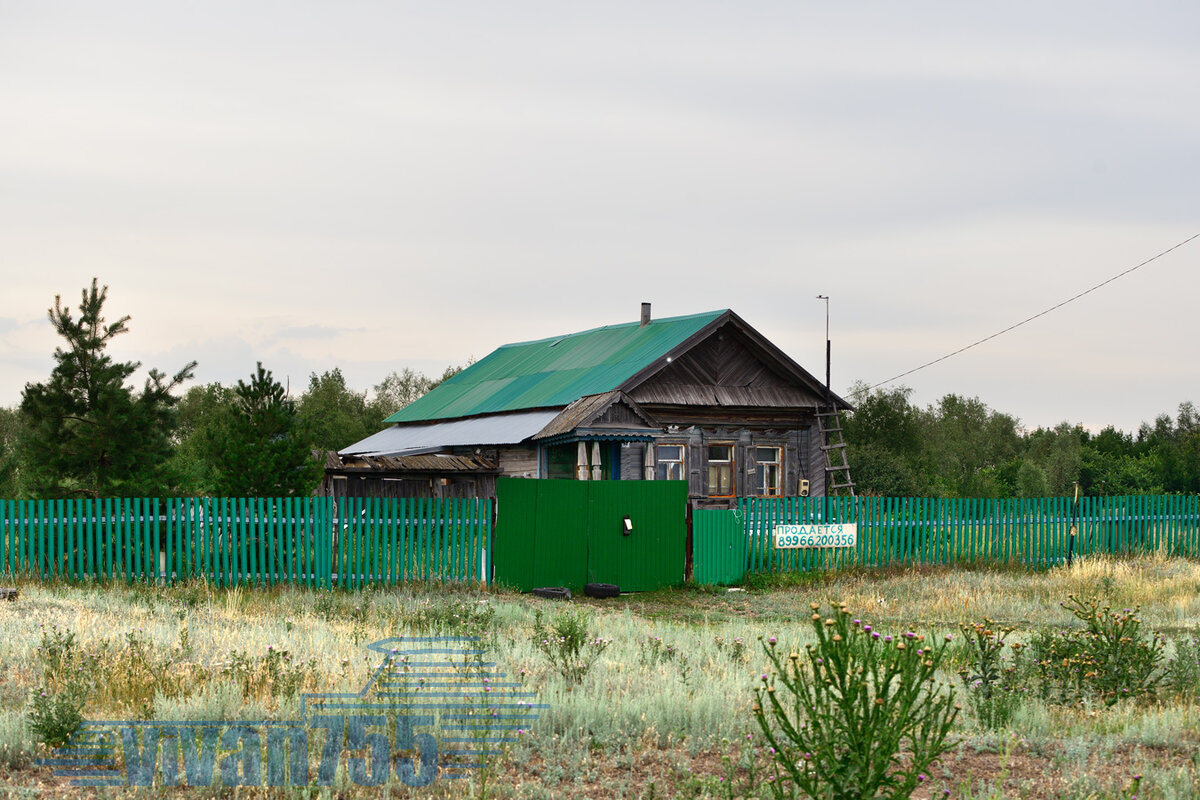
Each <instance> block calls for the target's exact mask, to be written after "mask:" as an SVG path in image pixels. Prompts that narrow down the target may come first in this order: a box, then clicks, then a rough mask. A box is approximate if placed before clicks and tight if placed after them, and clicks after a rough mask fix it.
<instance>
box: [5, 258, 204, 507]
mask: <svg viewBox="0 0 1200 800" xmlns="http://www.w3.org/2000/svg"><path fill="white" fill-rule="evenodd" d="M107 297H108V287H107V286H104V287H98V286H97V282H96V279H95V278H93V279H92V285H91V288H90V289H84V290H83V292H82V299H81V301H80V304H79V318H78V319H76V318H75V317H74V316H73V315H72V313H71V309H70V308H69V307H66V306H64V305H63V304H62V297H61V295H59V296H56V297H55V298H54V307H53V308H51V309H50V310H49V316H50V322H51V323H52V324H53V325H54V329H55V331H56V332H57V333H58V335H59V336H61V337H63V339H65V340H66V343H65V345H64V346H61V347H58V348H56V349H55V351H54V360H55V366H54V370H53V371H52V372H51V374H50V380H49V381H47V382H46V383H29V384H26V385H25V390H24V392H23V394H22V399H21V407H20V413H21V417H22V421H23V423H24V429H23V432H22V443H21V451H22V461H23V466H24V470H23V483H24V484H25V487H26V489H27V490H28V491H29V492H30V493H32V494H34V495H36V496H40V497H70V496H91V497H120V496H126V497H128V496H139V495H140V496H146V495H158V494H162V493H166V492H170V491H171V488H172V484H173V481H172V480H171V479H170V477H169V476H168V475H167V469H166V465H167V461H168V459H169V457H170V455H171V450H172V444H171V432H172V428H173V425H174V409H175V404H176V402H177V398H176V397H174V396H173V395H172V394H171V391H172V390H173V389H175V388H176V387H177V386H179V385H180V384H181V383H183V382H184V381H185V380H187V379H189V378H191V377H192V371H193V370H194V369H195V366H196V362H194V361H193V362H191V363H189V364H188V365H187V366H185V367H184V368H183V369H181V370H179V372H177V373H175V375H174V376H172V377H171V378H170V379H169V380H168V379H167V376H166V375H164V374H163V373H161V372H159V371H158V370H154V369H152V370H150V375H149V377H148V378H147V379H146V382H145V385H144V387H143V388H142V390H141V391H140V392H138V391H135V390H134V388H133V387H132V386H127V385H126V383H125V382H126V380H127V379H128V378H129V377H130V376H131V375H132V374H133V373H134V372H136V371H137V370H138V369H139V368H140V367H141V364H140V363H139V362H136V361H130V362H119V361H114V360H113V359H112V358H111V357H110V356H109V355H108V354H107V353H106V352H105V348H107V347H108V344H109V342H111V341H112V340H113V339H114V338H116V337H117V336H120V335H121V334H123V333H127V332H128V330H129V329H128V327H127V326H126V325H127V323H128V322H129V319H130V318H129V316H128V315H127V316H124V317H121V318H120V319H119V320H117V321H116V322H113V323H112V324H106V323H105V319H104V302H105V300H106V299H107Z"/></svg>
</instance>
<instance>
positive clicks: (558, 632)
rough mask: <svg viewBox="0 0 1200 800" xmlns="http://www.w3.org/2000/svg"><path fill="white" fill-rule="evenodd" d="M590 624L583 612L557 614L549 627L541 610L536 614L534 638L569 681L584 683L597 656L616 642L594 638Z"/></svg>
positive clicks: (545, 655)
mask: <svg viewBox="0 0 1200 800" xmlns="http://www.w3.org/2000/svg"><path fill="white" fill-rule="evenodd" d="M589 623H590V619H589V618H588V617H587V616H586V615H585V614H583V613H581V612H576V611H564V612H563V613H561V614H556V615H555V616H554V619H553V621H551V623H550V627H549V628H547V627H546V624H545V622H544V621H543V619H542V612H541V610H540V609H539V610H538V611H537V612H536V613H535V615H534V620H533V636H532V637H530V641H531V642H532V643H533V646H534V648H535V649H536V650H537V651H538V652H539V653H541V654H542V655H543V656H544V657H545V659H546V661H547V662H548V663H549V665H550V666H551V667H552V668H553V669H555V670H556V671H557V672H558V673H559V674H560V675H562V677H563V680H565V681H566V682H567V683H581V682H582V681H583V678H584V676H585V675H587V673H588V671H589V670H591V668H592V665H593V664H594V663H595V662H596V659H597V658H599V657H600V654H601V653H603V652H604V650H605V649H606V648H607V647H608V646H609V645H610V644H612V640H611V639H600V638H597V637H593V636H592V634H591V632H590V631H589V629H588V627H589Z"/></svg>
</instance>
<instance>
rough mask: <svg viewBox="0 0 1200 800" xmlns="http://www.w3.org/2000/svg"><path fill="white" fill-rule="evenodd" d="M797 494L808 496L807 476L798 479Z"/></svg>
mask: <svg viewBox="0 0 1200 800" xmlns="http://www.w3.org/2000/svg"><path fill="white" fill-rule="evenodd" d="M799 495H800V496H801V497H808V478H801V479H800V489H799Z"/></svg>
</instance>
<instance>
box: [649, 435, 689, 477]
mask: <svg viewBox="0 0 1200 800" xmlns="http://www.w3.org/2000/svg"><path fill="white" fill-rule="evenodd" d="M664 447H678V448H679V458H678V459H673V458H663V457H662V448H664ZM662 467H665V468H666V470H665V472H663V471H660V468H662ZM654 480H656V481H685V480H687V445H686V444H684V443H683V442H656V443H655V444H654Z"/></svg>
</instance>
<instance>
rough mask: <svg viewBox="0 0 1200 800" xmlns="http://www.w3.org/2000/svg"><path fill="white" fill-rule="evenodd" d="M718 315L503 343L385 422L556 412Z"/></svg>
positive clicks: (619, 379)
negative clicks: (541, 410) (540, 410)
mask: <svg viewBox="0 0 1200 800" xmlns="http://www.w3.org/2000/svg"><path fill="white" fill-rule="evenodd" d="M724 313H726V311H725V310H721V311H710V312H708V313H705V314H691V315H688V316H683V317H665V318H663V319H656V320H653V321H651V322H650V323H649V324H647V325H640V324H639V323H637V322H630V323H626V324H624V325H609V326H606V327H603V328H595V329H593V330H590V331H582V332H580V333H571V334H567V335H565V336H554V337H550V338H548V339H539V340H537V341H533V342H519V343H516V344H506V345H504V346H503V347H500V348H499V349H498V350H496V351H494V352H493V353H491V354H490V355H489V356H487V357H486V358H484V359H482V360H480V361H478V362H476V363H475V364H472V365H471V366H469V367H467V368H466V369H465V370H463V371H462V372H460V373H458V374H457V375H455V376H453V377H452V378H450V379H448V380H446V381H445V382H443V383H442V384H440V385H439V386H438V387H437V388H435V389H434V390H433V391H431V392H429V393H428V394H427V395H425V396H424V397H421V398H420V399H418V400H416V401H415V402H413V403H411V404H410V405H408V406H406V407H405V408H403V409H401V410H400V411H397V412H396V413H395V414H393V415H392V416H390V417H388V418H387V422H417V421H421V420H436V419H454V418H456V417H468V416H473V415H478V414H495V413H498V412H503V411H516V410H519V409H527V408H551V407H558V408H562V407H563V406H566V405H567V404H569V403H571V402H573V401H575V400H578V399H579V398H580V397H583V396H584V395H591V394H599V393H601V392H608V391H612V390H613V389H616V388H617V387H619V386H620V385H621V384H622V383H624V382H625V381H626V380H628V379H629V378H631V377H633V376H634V375H636V374H637V373H638V372H640V371H641V370H643V369H645V368H646V367H648V366H649V365H650V364H652V363H653V362H654V361H655V360H656V359H658V358H661V357H663V356H664V355H666V354H667V353H669V352H670V351H671V350H673V349H674V348H676V347H678V346H679V345H680V344H682V343H683V342H684V341H686V340H687V339H688V338H689V337H690V336H692V335H694V334H695V333H697V332H698V331H699V330H700V329H702V328H703V327H704V326H706V325H708V324H709V323H711V322H713V321H714V320H716V319H717V318H718V317H720V316H721V315H722V314H724ZM551 416H553V415H551ZM547 421H548V420H547ZM389 430H391V429H389ZM387 432H388V431H383V433H387ZM531 433H536V431H531ZM381 435H382V434H376V436H381ZM371 438H374V437H371ZM368 441H370V439H366V440H364V442H368ZM518 441H519V440H518ZM360 444H362V443H360ZM352 447H357V445H352ZM342 452H343V453H345V452H349V450H343V451H342Z"/></svg>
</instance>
